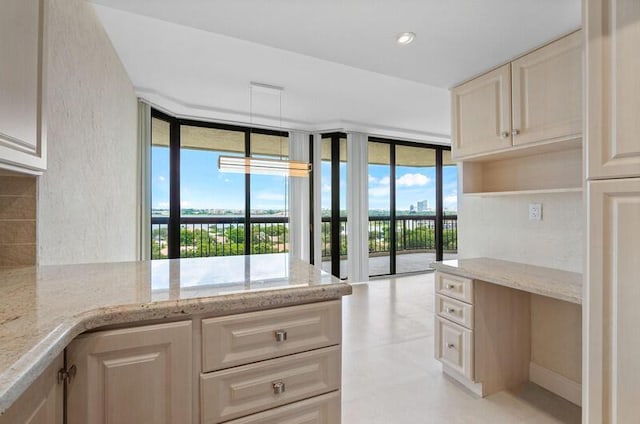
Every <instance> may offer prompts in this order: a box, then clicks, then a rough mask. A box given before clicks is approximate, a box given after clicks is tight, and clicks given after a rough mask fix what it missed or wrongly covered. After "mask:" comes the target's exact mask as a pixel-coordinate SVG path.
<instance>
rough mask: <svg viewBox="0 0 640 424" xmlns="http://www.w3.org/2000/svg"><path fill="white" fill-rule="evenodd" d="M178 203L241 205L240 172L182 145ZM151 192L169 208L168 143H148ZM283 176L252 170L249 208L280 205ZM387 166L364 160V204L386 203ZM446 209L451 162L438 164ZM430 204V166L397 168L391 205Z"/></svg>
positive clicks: (327, 191) (453, 195) (326, 175)
mask: <svg viewBox="0 0 640 424" xmlns="http://www.w3.org/2000/svg"><path fill="white" fill-rule="evenodd" d="M180 155H181V158H180V161H181V165H180V177H181V188H180V192H181V203H182V208H183V209H184V208H193V209H240V210H242V209H244V193H245V190H244V179H245V176H244V174H234V173H225V172H219V171H218V156H219V154H218V153H216V152H206V151H202V150H200V151H196V150H188V149H182V150H181V152H180ZM330 169H331V166H330V164H329V163H327V162H323V163H322V167H321V173H322V178H321V186H322V193H321V199H322V208H323V209H328V208H329V207H330V205H331V186H330V181H331V177H330ZM340 174H341V178H340V180H341V182H340V192H341V193H340V198H341V199H340V206H341V209H346V195H347V193H346V164H344V163H342V164H341V165H340ZM151 178H152V194H151V203H152V208H154V209H168V208H169V149H168V148H166V147H156V146H154V147H152V163H151ZM287 190H288V187H287V179H286V178H285V177H279V176H271V175H252V176H251V209H277V210H284V209H285V205H286V201H287V198H286V197H287ZM389 193H390V180H389V166H384V165H369V209H383V210H388V209H389V205H390V200H389V197H390V194H389ZM443 194H444V199H443V202H444V207H445V210H450V211H455V210H457V171H456V167H455V166H447V167H444V169H443ZM423 200H426V201H427V205H428V207H429V208H431V209H433V207H434V206H435V168H433V167H431V168H429V167H424V168H416V167H402V166H398V167H397V169H396V207H397V209H398V210H409V207H410V205H414V206H416V207H417V202H418V201H423Z"/></svg>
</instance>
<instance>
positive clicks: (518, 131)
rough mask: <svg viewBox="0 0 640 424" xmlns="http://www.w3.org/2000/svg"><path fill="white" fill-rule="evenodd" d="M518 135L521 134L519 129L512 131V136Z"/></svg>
mask: <svg viewBox="0 0 640 424" xmlns="http://www.w3.org/2000/svg"><path fill="white" fill-rule="evenodd" d="M518 134H520V130H519V129H517V128H516V129H514V130H513V131H511V135H514V136H515V135H518Z"/></svg>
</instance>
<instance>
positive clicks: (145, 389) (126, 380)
mask: <svg viewBox="0 0 640 424" xmlns="http://www.w3.org/2000/svg"><path fill="white" fill-rule="evenodd" d="M72 366H75V367H76V372H75V376H74V377H73V379H71V381H70V382H69V383H68V391H67V411H68V412H67V414H68V415H67V424H86V423H92V424H101V423H104V424H106V423H173V424H183V423H190V422H191V419H192V403H191V402H192V371H193V370H192V323H191V321H186V322H177V323H167V324H157V325H149V326H143V327H134V328H126V329H117V330H108V331H101V332H97V333H89V334H85V335H82V336H80V337H78V338H77V339H75V340H74V341H73V342H72V343H71V344H70V345H69V346H68V347H67V367H68V368H70V367H72Z"/></svg>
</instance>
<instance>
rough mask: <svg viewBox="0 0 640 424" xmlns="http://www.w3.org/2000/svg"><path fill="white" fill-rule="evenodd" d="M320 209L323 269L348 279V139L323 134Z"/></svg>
mask: <svg viewBox="0 0 640 424" xmlns="http://www.w3.org/2000/svg"><path fill="white" fill-rule="evenodd" d="M321 151H322V158H321V170H320V175H321V187H322V188H321V190H322V193H321V197H320V198H321V212H322V231H321V235H320V237H321V248H322V269H324V270H325V271H327V272H330V273H331V274H333V275H335V276H336V277H339V278H343V279H344V278H347V271H348V262H347V261H348V257H347V138H346V135H345V134H342V133H332V134H325V135H323V136H322V148H321Z"/></svg>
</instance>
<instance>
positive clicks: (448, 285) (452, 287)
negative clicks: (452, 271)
mask: <svg viewBox="0 0 640 424" xmlns="http://www.w3.org/2000/svg"><path fill="white" fill-rule="evenodd" d="M445 287H446V288H448V289H455V288H456V286H454V285H453V284H446V285H445Z"/></svg>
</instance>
